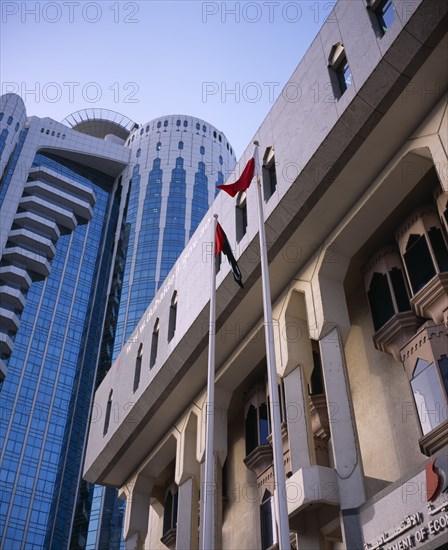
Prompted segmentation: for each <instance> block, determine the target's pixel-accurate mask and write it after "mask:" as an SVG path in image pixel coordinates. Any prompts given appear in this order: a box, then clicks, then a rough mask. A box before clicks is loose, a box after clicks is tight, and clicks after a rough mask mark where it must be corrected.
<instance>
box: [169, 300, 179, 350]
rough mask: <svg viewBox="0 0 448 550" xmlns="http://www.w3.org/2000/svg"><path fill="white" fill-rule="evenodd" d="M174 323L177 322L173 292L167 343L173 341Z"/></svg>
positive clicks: (175, 301)
mask: <svg viewBox="0 0 448 550" xmlns="http://www.w3.org/2000/svg"><path fill="white" fill-rule="evenodd" d="M176 321H177V292H176V291H174V293H173V297H172V298H171V305H170V316H169V321H168V342H170V341H171V340H172V339H173V336H174V333H175V332H176Z"/></svg>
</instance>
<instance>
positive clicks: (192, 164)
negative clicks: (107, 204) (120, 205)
mask: <svg viewBox="0 0 448 550" xmlns="http://www.w3.org/2000/svg"><path fill="white" fill-rule="evenodd" d="M126 145H128V146H129V147H131V150H132V153H131V163H130V165H129V167H128V168H127V169H126V170H125V171H124V172H123V174H122V176H123V185H124V191H125V192H124V197H125V200H126V201H127V204H126V205H125V207H124V211H125V213H126V218H125V226H126V235H124V236H123V240H124V241H126V262H125V267H124V272H123V286H122V291H121V300H120V309H119V315H118V322H117V328H116V336H115V347H114V356H117V355H118V353H119V351H120V349H121V348H122V346H123V344H124V342H125V341H126V340H127V338H128V337H129V336H130V334H131V333H132V331H133V330H134V328H135V326H136V324H137V322H138V321H139V319H140V317H141V316H142V315H143V313H144V311H145V310H146V308H147V307H148V305H149V304H150V302H151V300H152V299H153V297H154V295H155V293H156V292H157V290H158V288H159V287H160V286H161V284H162V283H163V281H164V279H165V277H166V276H167V275H168V273H169V271H170V270H171V268H172V266H173V264H174V262H175V261H176V259H177V258H178V257H179V255H180V253H181V252H182V250H183V249H184V247H185V245H186V243H187V242H188V240H189V239H190V237H191V235H192V234H193V232H194V231H195V229H196V228H197V226H198V224H199V222H200V221H201V219H202V218H203V216H204V215H205V213H206V212H207V210H208V208H209V206H210V205H211V203H212V202H213V199H214V198H215V196H216V185H219V184H221V183H224V181H225V180H226V178H227V176H228V175H229V174H230V173H231V171H232V170H233V168H234V167H235V164H236V158H235V154H234V152H233V149H232V147H231V145H230V143H229V141H228V140H227V138H226V136H225V135H224V134H223V133H222V132H220V131H219V130H217V129H216V128H215V127H213V126H212V125H211V124H209V123H208V122H206V121H204V120H201V119H198V118H195V117H191V116H185V115H170V116H165V117H160V118H156V119H154V120H152V121H150V122H148V123H147V124H144V125H143V126H141V127H139V128H137V129H135V130H134V131H133V132H132V133H131V134H130V136H129V137H128V139H127V140H126ZM126 188H127V194H126Z"/></svg>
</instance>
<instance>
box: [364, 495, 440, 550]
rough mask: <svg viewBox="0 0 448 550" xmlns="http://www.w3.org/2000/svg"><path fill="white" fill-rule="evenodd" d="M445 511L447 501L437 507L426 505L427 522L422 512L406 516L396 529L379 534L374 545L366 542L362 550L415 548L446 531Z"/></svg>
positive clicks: (404, 549) (405, 549) (403, 549)
mask: <svg viewBox="0 0 448 550" xmlns="http://www.w3.org/2000/svg"><path fill="white" fill-rule="evenodd" d="M447 511H448V500H446V501H445V502H443V503H442V504H441V505H440V506H437V507H435V506H433V505H432V504H428V515H429V518H430V519H429V520H427V521H425V519H424V516H423V513H422V512H417V513H415V514H412V515H409V516H406V518H405V519H404V520H403V521H402V522H401V524H400V525H399V526H398V527H397V528H396V529H392V530H391V531H386V532H384V533H381V534H380V536H379V537H378V540H377V541H376V542H375V543H368V542H367V543H366V544H364V550H380V549H384V550H408V549H409V548H417V547H418V546H419V545H420V544H421V543H423V542H426V541H428V540H430V539H431V538H433V537H434V536H435V535H439V534H440V533H441V532H442V531H445V530H446V529H447V527H448V513H447ZM443 512H445V513H443ZM447 534H448V531H447Z"/></svg>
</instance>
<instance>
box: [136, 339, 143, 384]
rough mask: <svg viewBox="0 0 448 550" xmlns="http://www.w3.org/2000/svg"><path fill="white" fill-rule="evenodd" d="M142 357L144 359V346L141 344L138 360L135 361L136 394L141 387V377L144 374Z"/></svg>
mask: <svg viewBox="0 0 448 550" xmlns="http://www.w3.org/2000/svg"><path fill="white" fill-rule="evenodd" d="M142 357H143V344H140V346H139V347H138V351H137V358H136V359H135V371H134V392H135V391H137V389H138V386H139V385H140V375H141V372H142Z"/></svg>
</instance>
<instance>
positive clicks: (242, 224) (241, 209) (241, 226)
mask: <svg viewBox="0 0 448 550" xmlns="http://www.w3.org/2000/svg"><path fill="white" fill-rule="evenodd" d="M235 213H236V240H237V242H240V241H241V239H242V238H243V237H244V235H245V234H246V230H247V205H246V201H243V202H241V204H239V205H238V206H237V207H236V212H235Z"/></svg>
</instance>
